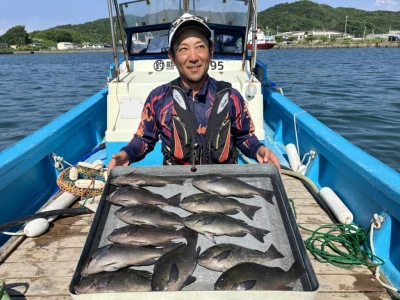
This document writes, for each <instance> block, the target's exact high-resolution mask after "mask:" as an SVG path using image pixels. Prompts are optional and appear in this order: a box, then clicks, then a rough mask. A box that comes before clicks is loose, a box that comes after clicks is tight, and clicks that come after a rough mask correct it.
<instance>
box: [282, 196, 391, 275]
mask: <svg viewBox="0 0 400 300" xmlns="http://www.w3.org/2000/svg"><path fill="white" fill-rule="evenodd" d="M289 201H290V202H291V204H292V209H293V214H294V216H295V218H296V219H297V213H296V208H295V205H294V201H293V200H292V199H289ZM297 226H298V227H299V228H301V229H303V230H306V231H308V232H311V233H312V234H311V237H309V238H308V239H306V240H305V241H304V244H305V246H306V248H307V249H308V250H309V251H310V253H311V254H312V255H313V256H314V258H315V259H316V260H317V261H318V262H321V263H330V264H332V265H334V266H337V267H340V268H352V267H354V266H356V265H366V266H369V267H371V266H373V267H376V266H381V265H383V264H384V261H383V260H382V259H381V258H379V257H377V256H376V255H373V254H372V252H371V250H370V249H369V247H368V244H367V231H366V230H365V229H364V228H363V227H361V226H359V225H357V224H326V225H322V226H320V227H318V228H317V229H316V230H310V229H308V228H305V227H303V226H301V225H299V224H297Z"/></svg>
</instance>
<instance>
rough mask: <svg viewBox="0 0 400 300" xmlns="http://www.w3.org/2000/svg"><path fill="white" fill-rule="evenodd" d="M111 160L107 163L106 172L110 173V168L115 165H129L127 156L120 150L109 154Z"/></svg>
mask: <svg viewBox="0 0 400 300" xmlns="http://www.w3.org/2000/svg"><path fill="white" fill-rule="evenodd" d="M111 158H112V159H111V160H110V162H109V163H108V173H110V171H111V169H112V168H114V167H115V166H129V157H128V154H127V153H126V152H125V151H120V152H118V153H116V154H113V155H112V156H111Z"/></svg>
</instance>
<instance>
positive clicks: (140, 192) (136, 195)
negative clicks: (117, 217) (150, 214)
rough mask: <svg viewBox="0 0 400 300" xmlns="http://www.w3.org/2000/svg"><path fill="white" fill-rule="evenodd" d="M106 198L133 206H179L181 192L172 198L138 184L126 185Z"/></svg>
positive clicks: (115, 202)
mask: <svg viewBox="0 0 400 300" xmlns="http://www.w3.org/2000/svg"><path fill="white" fill-rule="evenodd" d="M106 200H107V201H109V202H111V203H112V204H115V205H121V206H133V205H139V204H151V205H169V206H175V207H179V203H180V200H181V194H180V193H179V194H176V195H174V196H172V197H170V198H165V197H164V196H163V195H160V194H157V193H153V192H151V191H149V190H146V189H145V188H141V187H137V186H124V187H120V188H118V189H116V190H115V191H114V192H112V193H111V194H110V195H108V196H107V197H106Z"/></svg>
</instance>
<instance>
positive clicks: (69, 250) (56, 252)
mask: <svg viewBox="0 0 400 300" xmlns="http://www.w3.org/2000/svg"><path fill="white" fill-rule="evenodd" d="M282 179H283V183H284V186H285V189H286V193H287V196H288V197H289V198H291V199H293V201H294V203H295V207H296V211H297V222H298V223H299V224H301V225H302V226H304V227H306V228H309V229H316V228H317V227H319V226H320V225H322V224H327V223H332V222H331V221H330V219H329V217H328V216H327V215H326V214H325V213H324V212H323V210H322V209H321V208H320V207H319V206H318V204H317V203H316V202H315V201H314V199H313V198H312V196H311V195H310V193H309V192H308V191H307V189H306V188H305V187H304V186H303V184H302V183H301V182H300V181H299V180H297V179H295V178H292V177H289V176H286V175H283V176H282ZM93 216H94V215H93V214H92V215H83V216H76V217H67V218H61V219H57V220H56V221H55V222H53V223H52V226H51V228H50V229H49V230H48V232H47V233H45V234H44V235H42V236H40V237H37V238H27V239H25V240H24V241H23V242H22V243H21V244H20V246H19V247H18V248H17V249H16V250H15V251H13V252H12V253H11V254H10V255H9V256H8V257H7V258H6V260H5V261H4V262H3V263H2V264H1V265H0V278H2V279H4V280H5V283H6V290H7V292H8V293H9V295H10V296H12V299H43V298H45V299H70V298H71V296H70V294H69V291H68V286H69V284H70V281H71V278H72V276H73V273H74V269H75V267H76V264H77V261H78V259H79V256H80V254H81V251H82V247H83V245H84V243H85V241H86V236H87V234H88V231H89V228H90V225H91V221H92V218H93ZM300 232H301V234H302V236H303V239H306V238H307V237H308V236H309V233H308V232H307V231H304V230H300ZM309 256H310V260H311V262H312V264H313V268H314V271H315V273H316V274H317V278H318V281H319V290H318V293H317V295H316V298H315V299H319V300H326V299H333V300H335V299H391V297H390V296H389V294H388V293H386V290H385V289H384V288H383V287H382V286H381V285H380V284H379V283H378V282H377V280H376V279H375V278H374V276H373V275H372V273H371V271H370V270H369V269H368V268H367V267H366V266H358V267H354V268H352V269H342V268H338V267H335V266H332V265H330V264H322V263H319V262H317V261H316V260H315V259H314V258H313V257H312V255H311V254H309Z"/></svg>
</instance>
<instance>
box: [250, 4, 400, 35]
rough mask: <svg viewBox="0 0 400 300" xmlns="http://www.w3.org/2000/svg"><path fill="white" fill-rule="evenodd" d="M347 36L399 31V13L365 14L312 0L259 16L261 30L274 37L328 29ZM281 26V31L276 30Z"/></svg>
mask: <svg viewBox="0 0 400 300" xmlns="http://www.w3.org/2000/svg"><path fill="white" fill-rule="evenodd" d="M346 16H347V28H346V32H347V33H348V34H352V35H354V36H356V37H362V36H363V34H364V29H365V32H366V34H370V33H375V34H379V33H388V32H389V29H390V28H391V29H392V30H394V29H396V30H400V12H392V11H365V10H360V9H355V8H346V7H338V8H333V7H331V6H329V5H324V4H317V3H314V2H312V1H309V0H300V1H297V2H293V3H282V4H278V5H275V6H273V7H270V8H268V9H266V10H264V11H262V12H259V13H258V23H259V26H261V27H263V28H264V29H267V28H268V30H269V31H270V32H271V33H273V34H275V33H276V30H277V29H278V31H279V32H287V31H300V30H313V29H326V30H334V31H339V32H344V29H345V24H346ZM277 26H279V27H277Z"/></svg>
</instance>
